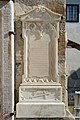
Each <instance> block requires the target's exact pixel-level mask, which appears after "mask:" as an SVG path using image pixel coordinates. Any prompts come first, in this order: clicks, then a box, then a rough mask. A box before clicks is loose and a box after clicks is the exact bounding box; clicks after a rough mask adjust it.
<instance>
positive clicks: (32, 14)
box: [21, 6, 62, 22]
mask: <svg viewBox="0 0 80 120" xmlns="http://www.w3.org/2000/svg"><path fill="white" fill-rule="evenodd" d="M61 16H62V15H60V14H58V13H55V12H53V11H51V10H49V9H48V8H46V7H44V6H38V7H36V8H34V9H32V10H31V11H29V12H28V13H26V14H24V15H21V20H22V21H48V22H52V21H59V20H60V19H61Z"/></svg>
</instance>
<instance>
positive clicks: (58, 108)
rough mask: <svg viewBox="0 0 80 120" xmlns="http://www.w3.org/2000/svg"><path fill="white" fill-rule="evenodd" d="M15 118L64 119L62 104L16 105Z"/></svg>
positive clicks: (63, 106)
mask: <svg viewBox="0 0 80 120" xmlns="http://www.w3.org/2000/svg"><path fill="white" fill-rule="evenodd" d="M16 109H17V113H16V118H56V117H57V118H58V117H60V118H62V117H65V105H64V103H62V102H60V103H53V102H51V103H49V102H47V103H40V102H38V103H18V104H17V106H16Z"/></svg>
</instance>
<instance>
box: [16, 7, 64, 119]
mask: <svg viewBox="0 0 80 120" xmlns="http://www.w3.org/2000/svg"><path fill="white" fill-rule="evenodd" d="M60 19H61V16H60V15H59V14H57V13H54V12H52V11H50V10H49V9H48V8H46V7H43V6H38V7H36V8H34V9H33V10H31V11H30V12H29V13H27V14H25V15H22V16H21V20H22V36H23V39H24V75H23V76H22V84H21V85H20V88H19V103H17V105H16V117H17V118H56V117H64V116H65V105H64V103H63V102H62V87H61V84H60V83H59V79H58V46H57V45H58V43H57V42H58V38H59V21H60Z"/></svg>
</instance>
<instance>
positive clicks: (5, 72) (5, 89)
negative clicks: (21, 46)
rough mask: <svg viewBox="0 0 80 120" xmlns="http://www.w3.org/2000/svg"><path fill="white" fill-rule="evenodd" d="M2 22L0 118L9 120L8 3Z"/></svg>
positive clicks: (10, 107)
mask: <svg viewBox="0 0 80 120" xmlns="http://www.w3.org/2000/svg"><path fill="white" fill-rule="evenodd" d="M0 11H1V14H2V15H1V16H2V17H1V19H2V22H1V23H2V24H1V27H0V34H1V36H0V37H1V39H0V40H1V41H0V42H1V44H0V45H1V47H0V52H1V54H0V56H1V58H0V59H1V61H0V62H1V63H0V64H1V70H0V71H1V72H0V73H1V84H0V85H1V91H2V92H1V91H0V92H1V99H2V101H1V116H0V118H1V120H4V119H5V120H11V117H10V113H11V110H12V98H11V96H12V92H11V88H12V85H11V83H12V81H11V80H12V76H11V68H12V66H11V44H10V36H9V31H10V14H11V13H10V4H9V3H8V4H7V5H5V7H3V8H2V9H1V10H0Z"/></svg>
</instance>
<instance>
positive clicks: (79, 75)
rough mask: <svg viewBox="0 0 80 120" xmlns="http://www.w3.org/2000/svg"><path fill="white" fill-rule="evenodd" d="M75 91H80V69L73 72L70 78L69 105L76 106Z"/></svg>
mask: <svg viewBox="0 0 80 120" xmlns="http://www.w3.org/2000/svg"><path fill="white" fill-rule="evenodd" d="M75 91H80V68H79V69H78V70H76V71H74V70H71V72H70V76H69V77H68V101H69V102H68V103H69V105H74V96H75Z"/></svg>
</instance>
